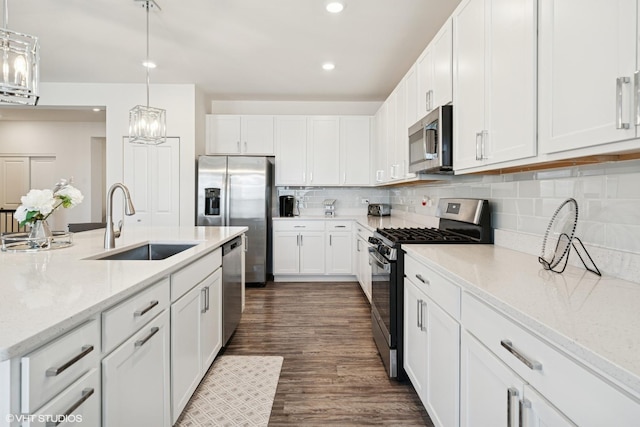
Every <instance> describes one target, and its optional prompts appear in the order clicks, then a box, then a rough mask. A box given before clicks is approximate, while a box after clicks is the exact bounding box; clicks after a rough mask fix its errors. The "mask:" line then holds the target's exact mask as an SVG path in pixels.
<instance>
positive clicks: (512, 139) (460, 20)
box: [453, 0, 537, 172]
mask: <svg viewBox="0 0 640 427" xmlns="http://www.w3.org/2000/svg"><path fill="white" fill-rule="evenodd" d="M536 19H537V1H536V0H465V1H463V2H462V3H461V4H460V6H459V7H458V8H457V9H456V11H455V12H454V14H453V51H454V55H453V58H454V60H453V64H454V65H453V82H454V87H455V90H454V99H453V105H454V108H453V126H454V147H455V149H454V163H453V164H454V169H455V170H456V172H461V171H469V172H472V171H475V170H478V169H487V168H483V167H484V166H487V165H493V164H496V163H500V162H506V161H510V160H516V159H522V158H526V157H532V156H535V155H536V88H537V86H536V55H537V49H536V43H537V40H536V28H537V22H536Z"/></svg>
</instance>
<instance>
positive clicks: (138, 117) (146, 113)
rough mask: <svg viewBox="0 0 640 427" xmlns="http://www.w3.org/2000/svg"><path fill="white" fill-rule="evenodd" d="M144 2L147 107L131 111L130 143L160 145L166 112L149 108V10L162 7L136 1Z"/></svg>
mask: <svg viewBox="0 0 640 427" xmlns="http://www.w3.org/2000/svg"><path fill="white" fill-rule="evenodd" d="M134 1H135V2H140V1H142V2H143V5H142V7H144V8H145V9H146V14H147V57H146V62H145V64H146V66H145V68H146V69H147V105H146V106H145V105H136V106H135V107H133V108H132V109H131V110H129V142H130V143H132V144H147V145H158V144H162V143H163V142H166V140H167V117H166V111H165V110H163V109H161V108H155V107H150V106H149V66H148V64H149V9H150V8H151V7H154V8H156V9H158V10H161V9H160V6H158V4H157V3H156V2H155V1H154V0H134Z"/></svg>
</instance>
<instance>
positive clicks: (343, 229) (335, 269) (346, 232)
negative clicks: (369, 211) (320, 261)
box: [325, 221, 353, 274]
mask: <svg viewBox="0 0 640 427" xmlns="http://www.w3.org/2000/svg"><path fill="white" fill-rule="evenodd" d="M351 223H352V221H326V228H325V229H326V238H325V248H326V256H325V259H326V262H327V265H326V273H327V274H352V273H353V266H352V265H351V252H352V249H351V239H352V235H351Z"/></svg>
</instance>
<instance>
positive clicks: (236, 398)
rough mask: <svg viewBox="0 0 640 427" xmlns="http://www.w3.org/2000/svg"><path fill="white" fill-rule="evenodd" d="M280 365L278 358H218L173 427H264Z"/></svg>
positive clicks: (267, 418) (280, 360) (281, 360)
mask: <svg viewBox="0 0 640 427" xmlns="http://www.w3.org/2000/svg"><path fill="white" fill-rule="evenodd" d="M282 362H283V358H282V357H281V356H221V357H219V358H218V359H217V360H216V361H215V362H214V363H213V367H212V368H211V370H209V373H208V374H207V376H206V377H205V378H204V379H203V380H202V383H200V386H198V389H197V390H196V392H195V394H194V395H193V397H192V398H191V400H190V401H189V403H188V404H187V407H186V409H185V410H184V412H183V413H182V415H181V416H180V418H179V419H178V422H177V423H176V424H175V426H176V427H204V426H215V427H218V426H267V425H268V424H269V416H270V415H271V406H272V405H273V398H274V397H275V395H276V388H277V387H278V379H279V378H280V369H281V368H282Z"/></svg>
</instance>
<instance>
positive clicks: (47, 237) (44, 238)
mask: <svg viewBox="0 0 640 427" xmlns="http://www.w3.org/2000/svg"><path fill="white" fill-rule="evenodd" d="M52 240H53V233H51V229H50V228H49V224H48V223H47V221H46V220H43V219H37V220H36V221H35V222H34V223H33V224H32V225H31V231H30V232H29V246H30V247H31V248H33V249H46V248H48V247H49V245H51V241H52Z"/></svg>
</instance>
